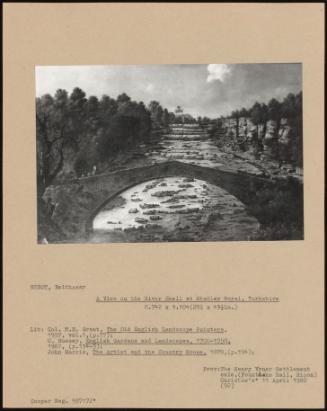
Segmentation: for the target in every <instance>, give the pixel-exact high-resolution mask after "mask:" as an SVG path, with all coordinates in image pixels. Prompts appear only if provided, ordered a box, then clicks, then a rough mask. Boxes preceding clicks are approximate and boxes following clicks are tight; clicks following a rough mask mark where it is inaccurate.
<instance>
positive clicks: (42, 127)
mask: <svg viewBox="0 0 327 411" xmlns="http://www.w3.org/2000/svg"><path fill="white" fill-rule="evenodd" d="M174 121H175V114H174V113H172V112H168V110H167V109H164V108H162V107H161V105H160V104H159V103H158V102H157V101H152V102H150V104H149V106H148V107H146V106H145V105H144V103H143V102H136V101H132V100H131V98H130V97H129V96H128V95H126V94H125V93H123V94H121V95H119V96H118V97H117V98H116V99H114V98H111V97H109V96H107V95H103V96H102V98H101V99H98V98H97V97H96V96H90V97H88V98H87V97H86V94H85V92H84V91H83V90H81V89H80V88H75V89H74V90H73V91H72V93H71V94H70V95H68V93H67V91H66V90H62V89H59V90H57V92H56V93H55V95H54V96H51V95H50V94H45V95H43V96H42V97H39V98H37V99H36V130H37V156H38V183H39V184H38V187H39V190H40V191H41V192H42V191H44V189H45V188H46V187H47V186H49V185H51V184H53V183H54V182H55V181H56V180H58V179H60V177H61V176H63V175H67V174H68V175H69V174H70V175H74V174H75V175H77V176H80V175H82V174H86V173H90V172H94V171H95V170H96V169H97V167H98V166H99V164H101V162H105V161H107V160H108V159H110V158H111V157H112V156H115V155H117V153H120V152H122V151H126V150H127V149H128V148H130V147H133V146H136V145H138V144H140V143H143V142H146V141H147V140H148V139H149V138H150V136H151V132H152V131H153V130H155V129H156V128H160V127H167V126H168V124H169V123H171V122H174Z"/></svg>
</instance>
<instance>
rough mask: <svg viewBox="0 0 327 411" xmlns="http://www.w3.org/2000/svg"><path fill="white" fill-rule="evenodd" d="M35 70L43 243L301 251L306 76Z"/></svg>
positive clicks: (233, 67) (276, 70)
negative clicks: (209, 244)
mask: <svg viewBox="0 0 327 411" xmlns="http://www.w3.org/2000/svg"><path fill="white" fill-rule="evenodd" d="M35 71H36V152H37V170H36V172H37V176H36V177H37V219H38V221H37V224H38V227H37V229H38V239H37V241H38V243H39V244H54V243H127V242H128V243H139V242H141V243H149V242H203V241H276V240H302V239H303V238H304V225H303V133H302V129H303V113H302V65H301V64H294V63H292V64H287V63H285V64H176V65H172V64H164V65H107V66H37V67H36V69H35Z"/></svg>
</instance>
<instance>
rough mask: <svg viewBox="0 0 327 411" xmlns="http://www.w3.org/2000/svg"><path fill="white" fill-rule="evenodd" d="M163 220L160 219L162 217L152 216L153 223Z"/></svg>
mask: <svg viewBox="0 0 327 411" xmlns="http://www.w3.org/2000/svg"><path fill="white" fill-rule="evenodd" d="M161 219H162V218H161V217H160V215H150V220H151V221H158V220H161Z"/></svg>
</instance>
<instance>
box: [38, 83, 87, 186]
mask: <svg viewBox="0 0 327 411" xmlns="http://www.w3.org/2000/svg"><path fill="white" fill-rule="evenodd" d="M76 94H77V93H75V96H76ZM75 103H76V101H75V100H74V98H73V100H72V101H71V99H68V96H67V92H66V91H65V90H61V89H59V90H57V92H56V94H55V97H54V98H53V97H51V96H50V95H49V94H46V95H44V96H43V97H41V98H37V99H36V136H37V156H38V181H39V187H38V188H39V189H41V190H44V189H45V188H46V187H47V186H49V185H50V184H52V183H53V181H54V179H55V178H56V176H57V175H58V173H59V172H60V171H61V170H62V168H63V165H64V151H65V149H66V148H72V149H73V150H75V151H77V150H78V139H77V135H78V129H79V128H80V127H83V125H82V124H81V123H80V124H79V126H78V127H77V124H76V121H75V120H76V119H77V112H79V110H80V106H79V108H78V107H77V105H75ZM79 103H80V101H79ZM78 105H79V104H78Z"/></svg>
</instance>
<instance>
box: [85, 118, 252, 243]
mask: <svg viewBox="0 0 327 411" xmlns="http://www.w3.org/2000/svg"><path fill="white" fill-rule="evenodd" d="M147 156H148V157H149V158H150V159H151V160H152V161H153V162H160V161H167V160H177V161H182V162H187V163H191V164H196V165H199V166H203V167H212V168H224V169H228V167H229V168H230V167H231V162H230V161H229V158H228V156H226V154H225V153H222V152H220V151H219V149H218V148H217V146H216V145H215V144H214V142H213V141H211V140H210V139H209V137H208V135H207V132H206V130H205V129H201V128H200V127H199V126H197V125H195V126H185V127H181V126H178V125H176V126H175V127H173V129H172V130H171V132H170V133H168V134H166V135H165V136H164V137H163V139H162V140H161V141H160V143H159V145H157V147H156V148H155V149H153V150H149V151H148V152H147ZM232 166H233V167H234V168H235V166H236V167H237V168H238V169H239V170H241V171H247V172H250V173H254V174H257V173H259V170H258V169H256V168H255V167H254V166H251V165H249V164H246V163H244V162H241V161H240V162H237V160H236V163H235V160H234V163H233V164H232ZM242 167H243V168H242ZM244 168H245V170H244ZM258 228H259V223H258V221H257V220H256V219H255V218H254V217H251V216H249V215H247V213H246V210H245V206H244V205H243V204H242V203H241V202H240V201H239V200H238V199H236V198H235V197H234V196H232V195H230V194H229V193H227V192H226V191H225V190H223V189H221V188H219V187H217V186H214V185H211V184H209V183H207V182H205V181H202V180H196V179H187V178H182V177H179V176H176V177H169V178H161V179H156V180H151V181H148V182H145V183H142V184H138V185H136V186H134V187H132V188H130V189H128V190H126V191H125V192H123V193H121V194H120V195H119V196H117V197H115V198H114V199H112V200H111V201H109V202H108V203H107V204H106V205H105V206H104V207H103V209H102V210H101V211H100V212H99V213H98V214H97V216H96V217H95V218H94V220H93V233H92V234H91V237H90V239H89V241H90V242H157V241H158V242H162V241H233V240H248V239H250V237H251V236H252V235H254V233H255V232H256V230H257V229H258Z"/></svg>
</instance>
